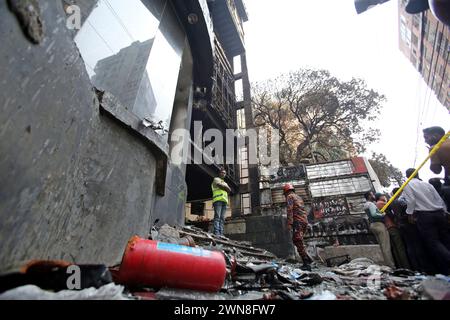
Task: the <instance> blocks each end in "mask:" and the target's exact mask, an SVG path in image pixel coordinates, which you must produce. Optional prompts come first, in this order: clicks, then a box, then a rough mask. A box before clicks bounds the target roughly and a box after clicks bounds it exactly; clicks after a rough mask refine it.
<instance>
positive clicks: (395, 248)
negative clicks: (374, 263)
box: [375, 193, 411, 269]
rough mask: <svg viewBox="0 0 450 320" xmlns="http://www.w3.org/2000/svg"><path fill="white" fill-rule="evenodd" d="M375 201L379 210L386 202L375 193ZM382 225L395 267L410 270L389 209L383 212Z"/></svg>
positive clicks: (382, 196) (379, 194)
mask: <svg viewBox="0 0 450 320" xmlns="http://www.w3.org/2000/svg"><path fill="white" fill-rule="evenodd" d="M375 200H376V202H377V204H376V206H377V208H378V209H379V210H381V209H382V208H383V207H384V206H385V205H386V203H387V202H388V199H387V197H386V195H384V194H381V193H377V194H376V195H375ZM384 225H385V227H386V229H387V231H388V233H389V238H390V240H391V252H392V256H393V257H394V262H395V265H396V266H397V268H402V269H410V268H411V266H410V264H409V261H408V256H407V255H406V250H405V244H404V243H403V239H402V236H401V234H400V231H399V229H398V228H397V224H396V222H395V217H394V215H393V213H392V211H391V208H390V207H389V208H387V210H386V212H385V215H384Z"/></svg>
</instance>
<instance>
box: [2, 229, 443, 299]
mask: <svg viewBox="0 0 450 320" xmlns="http://www.w3.org/2000/svg"><path fill="white" fill-rule="evenodd" d="M149 238H150V239H151V240H154V241H157V242H158V243H166V244H169V245H174V246H177V247H178V245H182V246H181V247H180V248H182V250H184V251H185V252H189V250H197V251H193V252H194V253H195V254H196V253H199V252H200V253H201V252H211V251H215V252H221V253H223V255H224V258H225V264H226V276H225V281H224V283H223V286H222V288H221V289H220V290H219V291H218V292H205V291H196V290H190V289H186V287H185V288H183V289H181V288H174V287H169V286H166V287H159V288H157V287H148V286H142V285H136V284H133V285H127V284H123V283H117V282H116V281H115V273H116V272H117V268H109V270H110V271H111V274H112V277H108V276H105V273H104V272H103V273H102V274H101V277H102V279H103V280H102V281H101V282H98V285H95V284H96V282H95V281H93V279H92V278H93V277H94V276H95V274H92V273H91V274H90V275H89V277H90V278H89V279H88V280H86V279H83V281H82V282H83V284H85V285H84V286H83V287H82V288H81V289H82V290H78V291H70V290H62V291H59V292H56V293H53V292H50V291H49V290H50V287H51V286H49V285H47V286H42V285H40V283H42V279H41V280H40V282H28V283H23V281H22V280H21V281H22V283H21V282H20V281H19V282H16V283H17V284H23V285H22V286H18V287H17V288H13V285H12V284H14V281H12V282H11V279H16V278H17V274H16V275H14V276H15V277H16V278H14V277H13V278H11V275H6V276H2V277H0V284H1V285H2V286H1V287H2V289H3V290H2V291H1V292H2V293H1V294H0V299H110V300H111V299H112V300H117V299H131V300H428V299H434V300H448V299H450V277H446V276H443V275H437V276H427V275H423V274H419V273H415V272H413V271H410V270H405V269H397V270H392V269H391V268H389V267H386V266H380V265H376V264H375V263H374V262H373V261H371V260H370V259H367V258H358V259H353V260H351V261H350V259H349V257H344V258H342V257H337V259H335V260H334V261H333V263H330V261H327V264H324V263H323V262H314V263H313V265H312V266H313V268H312V271H304V270H302V269H301V268H300V265H301V263H300V262H298V263H295V262H292V261H287V260H283V259H279V258H277V257H276V256H275V255H274V254H272V253H270V252H268V251H266V250H264V249H260V248H254V247H252V245H251V243H248V242H239V241H234V240H231V239H228V238H226V237H222V236H215V235H212V234H209V233H207V232H205V231H203V230H201V229H197V228H195V227H191V226H185V227H170V226H168V225H164V226H162V227H161V228H158V229H157V228H153V229H152V232H151V235H150V237H149ZM64 267H65V268H67V266H64ZM90 268H91V269H92V266H91V267H90ZM52 270H53V271H54V270H55V269H54V268H53V269H52ZM100 270H101V268H100ZM56 274H58V275H59V276H60V274H61V272H59V273H56ZM56 274H52V273H50V276H49V274H46V273H41V275H42V276H44V275H45V277H47V279H53V278H54V277H55V275H56ZM22 275H23V274H22ZM52 277H53V278H52ZM20 279H22V278H20ZM104 279H111V281H110V283H108V284H106V285H105V280H104ZM5 281H6V282H5ZM52 281H53V282H54V279H53V280H52ZM50 282H51V281H50ZM114 282H116V283H114ZM5 283H8V285H9V289H10V290H5V289H4V288H5V285H4V284H5ZM92 284H94V286H92ZM89 286H90V287H89ZM54 291H58V290H54Z"/></svg>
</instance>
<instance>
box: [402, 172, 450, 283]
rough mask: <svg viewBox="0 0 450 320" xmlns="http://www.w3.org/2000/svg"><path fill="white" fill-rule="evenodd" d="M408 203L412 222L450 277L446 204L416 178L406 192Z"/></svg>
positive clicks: (449, 238)
mask: <svg viewBox="0 0 450 320" xmlns="http://www.w3.org/2000/svg"><path fill="white" fill-rule="evenodd" d="M414 171H415V169H408V170H407V171H406V177H407V178H410V177H411V176H412V174H413V173H414ZM403 198H404V199H405V201H406V205H407V208H406V213H407V214H408V217H409V218H410V220H416V221H417V222H416V223H417V229H418V230H419V234H420V236H421V238H422V240H423V241H424V244H425V247H426V248H427V249H428V251H429V252H430V255H431V256H432V257H433V259H434V260H435V261H436V263H437V265H436V267H437V268H438V269H439V271H440V272H442V273H444V274H447V275H448V274H450V233H449V232H448V227H447V212H446V211H445V210H444V208H445V204H444V201H442V198H441V197H440V196H439V194H438V193H437V191H436V190H435V189H434V187H433V186H432V185H431V184H429V183H427V182H424V181H422V180H420V179H419V176H416V177H415V178H413V179H412V180H411V181H410V182H409V184H408V185H407V186H406V187H405V188H404V189H403Z"/></svg>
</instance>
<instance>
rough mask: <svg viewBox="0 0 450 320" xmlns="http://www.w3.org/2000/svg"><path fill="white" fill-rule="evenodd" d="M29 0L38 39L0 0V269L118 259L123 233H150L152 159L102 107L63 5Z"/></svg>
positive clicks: (140, 141)
mask: <svg viewBox="0 0 450 320" xmlns="http://www.w3.org/2000/svg"><path fill="white" fill-rule="evenodd" d="M25 2H27V1H25ZM34 3H36V4H37V5H38V7H39V8H38V9H39V10H38V14H39V18H40V21H41V22H42V30H43V38H42V41H41V42H40V43H38V44H34V43H32V42H31V41H29V39H28V38H27V37H26V33H24V32H23V30H22V28H21V26H20V24H19V21H18V19H17V18H16V16H15V15H14V14H13V13H12V12H11V11H9V10H8V8H7V4H6V1H1V2H0V32H1V43H2V45H1V47H0V84H1V88H2V90H0V109H1V112H0V181H1V184H0V242H1V244H2V250H1V252H0V267H1V268H2V269H4V268H6V267H8V266H10V265H12V264H16V263H18V262H20V261H22V260H28V259H38V258H41V259H48V258H50V259H66V260H69V261H72V260H76V261H77V262H79V263H98V262H102V263H107V264H113V263H117V262H120V258H121V255H122V253H123V250H124V247H125V245H126V242H127V240H128V239H129V237H130V236H132V235H133V234H138V235H141V236H145V235H146V234H147V233H148V230H149V225H150V221H151V220H152V219H151V217H152V208H153V204H154V201H155V192H154V191H155V171H156V164H157V162H156V156H155V153H154V152H153V151H152V150H151V149H150V148H149V147H148V145H146V143H145V139H142V138H139V137H137V135H135V134H133V133H132V132H131V131H130V130H129V128H127V127H126V126H124V125H123V124H122V123H121V122H120V121H117V120H115V119H113V118H112V117H110V116H107V115H104V114H101V113H100V111H99V110H100V109H99V100H98V97H97V95H96V93H95V92H94V89H93V88H92V85H91V82H90V80H89V77H88V74H87V72H86V69H85V66H84V63H83V61H82V59H81V57H80V54H79V52H78V49H77V47H76V45H75V43H74V41H73V35H72V34H71V32H70V31H69V30H68V29H66V27H65V15H64V11H63V8H62V4H61V2H60V1H34ZM168 211H169V212H170V210H168ZM173 214H174V215H175V214H176V210H175V209H174V210H173Z"/></svg>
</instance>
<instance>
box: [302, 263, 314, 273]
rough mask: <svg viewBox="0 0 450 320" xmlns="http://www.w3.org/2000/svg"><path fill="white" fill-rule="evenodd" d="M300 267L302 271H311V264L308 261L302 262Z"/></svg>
mask: <svg viewBox="0 0 450 320" xmlns="http://www.w3.org/2000/svg"><path fill="white" fill-rule="evenodd" d="M300 269H301V270H304V271H311V265H310V264H308V263H304V264H303V265H302V266H301V267H300Z"/></svg>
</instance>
